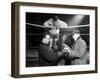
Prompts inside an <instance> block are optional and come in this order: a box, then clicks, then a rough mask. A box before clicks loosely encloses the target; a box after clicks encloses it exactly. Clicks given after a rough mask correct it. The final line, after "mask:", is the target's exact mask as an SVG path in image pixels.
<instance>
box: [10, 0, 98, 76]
mask: <svg viewBox="0 0 100 80" xmlns="http://www.w3.org/2000/svg"><path fill="white" fill-rule="evenodd" d="M11 58H12V59H11V61H12V76H13V77H39V76H56V75H70V74H85V73H97V7H93V6H81V5H80V6H79V5H57V4H42V3H27V2H26V3H24V2H15V3H12V56H11Z"/></svg>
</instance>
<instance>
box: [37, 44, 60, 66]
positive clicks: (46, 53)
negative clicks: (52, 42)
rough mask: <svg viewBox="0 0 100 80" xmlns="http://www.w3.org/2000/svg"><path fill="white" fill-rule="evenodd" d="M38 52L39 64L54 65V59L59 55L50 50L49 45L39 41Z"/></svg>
mask: <svg viewBox="0 0 100 80" xmlns="http://www.w3.org/2000/svg"><path fill="white" fill-rule="evenodd" d="M38 52H39V65H40V66H52V65H56V60H57V58H58V57H59V55H58V53H57V52H53V51H52V50H50V48H49V45H47V44H43V43H41V44H40V46H39V50H38Z"/></svg>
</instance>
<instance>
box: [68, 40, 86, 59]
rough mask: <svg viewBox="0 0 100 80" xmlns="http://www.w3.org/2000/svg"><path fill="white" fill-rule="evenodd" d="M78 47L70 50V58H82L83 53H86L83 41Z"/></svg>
mask: <svg viewBox="0 0 100 80" xmlns="http://www.w3.org/2000/svg"><path fill="white" fill-rule="evenodd" d="M77 46H78V47H77V48H75V49H74V50H73V49H71V50H70V53H69V55H70V56H72V57H80V58H81V57H83V55H84V53H85V52H86V48H87V46H86V43H85V42H84V41H82V42H80V43H79V44H78V45H77Z"/></svg>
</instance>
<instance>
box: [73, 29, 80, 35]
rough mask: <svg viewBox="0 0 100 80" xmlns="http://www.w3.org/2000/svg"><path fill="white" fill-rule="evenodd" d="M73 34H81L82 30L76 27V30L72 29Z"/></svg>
mask: <svg viewBox="0 0 100 80" xmlns="http://www.w3.org/2000/svg"><path fill="white" fill-rule="evenodd" d="M73 34H80V31H79V30H77V29H75V30H73V31H72V35H73Z"/></svg>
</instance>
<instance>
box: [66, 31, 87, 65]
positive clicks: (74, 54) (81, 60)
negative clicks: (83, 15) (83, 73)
mask: <svg viewBox="0 0 100 80" xmlns="http://www.w3.org/2000/svg"><path fill="white" fill-rule="evenodd" d="M72 38H73V39H74V43H73V45H72V48H70V47H68V46H67V45H66V47H65V50H67V51H68V52H69V57H70V58H71V64H72V65H78V64H86V61H87V60H86V55H87V54H86V50H87V45H86V42H85V41H84V40H83V39H82V38H81V36H80V32H79V31H78V30H73V31H72Z"/></svg>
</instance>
